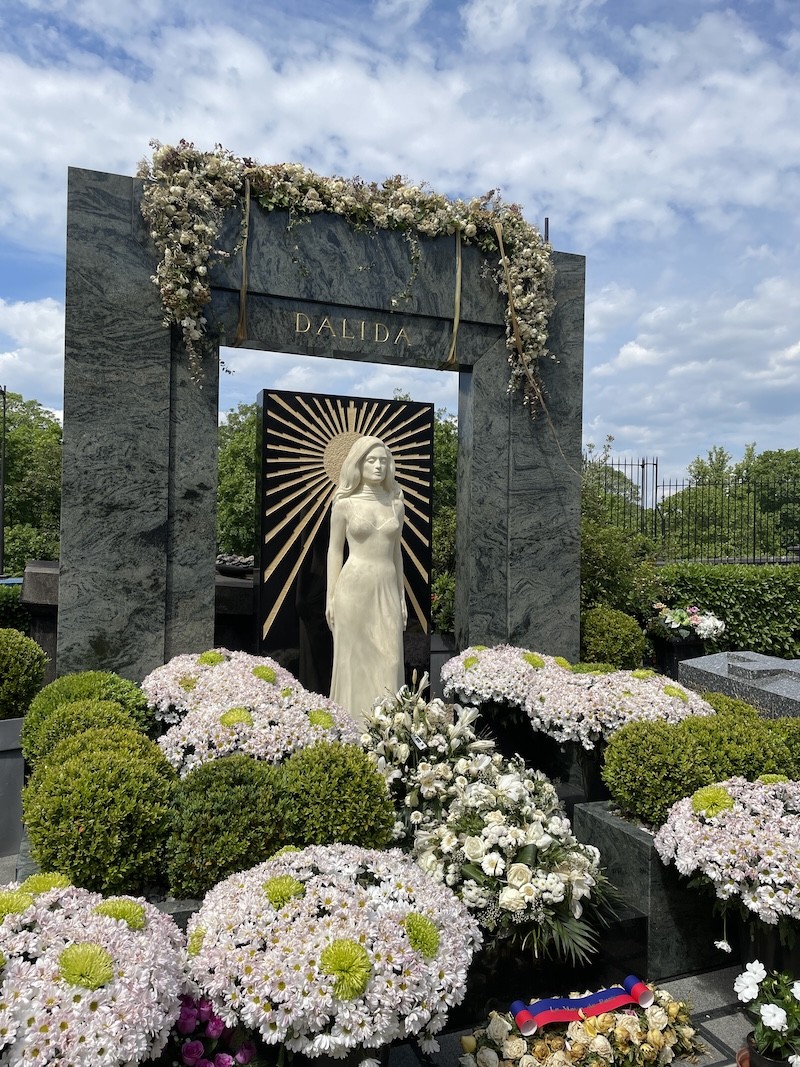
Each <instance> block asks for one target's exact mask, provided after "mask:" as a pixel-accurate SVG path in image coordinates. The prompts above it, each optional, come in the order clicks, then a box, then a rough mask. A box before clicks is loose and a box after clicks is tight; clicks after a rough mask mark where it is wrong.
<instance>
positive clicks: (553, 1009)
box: [511, 974, 653, 1037]
mask: <svg viewBox="0 0 800 1067" xmlns="http://www.w3.org/2000/svg"><path fill="white" fill-rule="evenodd" d="M652 1003H653V991H652V989H650V988H649V986H646V985H645V984H644V982H642V981H640V980H639V979H638V978H637V977H636V975H634V974H629V975H628V977H627V978H626V979H625V981H624V982H623V983H622V985H621V986H618V985H615V986H609V988H608V989H601V990H600V991H599V992H597V993H590V994H589V995H588V996H585V997H554V998H552V999H550V1000H536V1001H534V1002H533V1003H532V1004H526V1003H525V1002H524V1001H523V1000H515V1001H514V1003H513V1004H512V1005H511V1014H512V1015H513V1016H514V1021H515V1022H516V1024H517V1027H518V1028H519V1031H520V1033H521V1034H522V1035H523V1036H524V1037H530V1036H531V1034H535V1033H536V1031H537V1030H538V1029H539V1027H541V1026H547V1024H548V1023H571V1022H575V1021H576V1020H579V1019H588V1018H590V1017H591V1016H593V1015H602V1014H603V1013H604V1012H607V1011H616V1010H617V1008H623V1007H625V1005H626V1004H638V1005H639V1006H640V1007H642V1008H649V1007H650V1005H651V1004H652Z"/></svg>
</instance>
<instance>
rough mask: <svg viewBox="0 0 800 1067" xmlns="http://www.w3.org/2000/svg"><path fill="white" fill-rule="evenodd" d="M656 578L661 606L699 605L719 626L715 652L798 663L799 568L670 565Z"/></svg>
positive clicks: (799, 648)
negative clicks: (743, 653) (760, 655)
mask: <svg viewBox="0 0 800 1067" xmlns="http://www.w3.org/2000/svg"><path fill="white" fill-rule="evenodd" d="M662 574H663V578H664V581H665V583H666V586H667V591H666V595H665V596H664V597H662V598H661V599H662V600H665V599H668V600H669V603H671V604H702V606H703V607H704V608H705V609H706V610H707V611H711V612H713V613H714V614H715V615H716V616H718V618H720V619H722V621H723V622H724V623H725V632H724V633H723V634H722V635H721V636H720V637H718V638H717V639H716V641H715V647H717V648H719V649H720V650H722V651H726V650H729V649H732V650H733V649H747V650H748V651H749V652H761V653H763V654H764V655H767V656H780V657H782V658H784V659H800V567H785V566H781V565H780V564H765V565H764V566H760V567H750V566H747V565H745V564H741V565H739V564H727V565H726V566H724V567H720V566H714V565H713V564H703V563H670V564H667V565H666V566H665V567H663V568H662Z"/></svg>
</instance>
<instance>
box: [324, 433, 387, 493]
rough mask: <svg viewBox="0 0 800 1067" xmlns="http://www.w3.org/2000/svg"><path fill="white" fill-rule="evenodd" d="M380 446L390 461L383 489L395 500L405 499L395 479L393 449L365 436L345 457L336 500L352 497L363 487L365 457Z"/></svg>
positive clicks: (360, 438)
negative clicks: (362, 468)
mask: <svg viewBox="0 0 800 1067" xmlns="http://www.w3.org/2000/svg"><path fill="white" fill-rule="evenodd" d="M378 445H380V446H381V447H382V448H385V449H386V455H387V457H388V459H389V462H388V464H387V467H386V477H385V478H384V479H383V488H384V489H385V490H386V491H387V492H388V493H389V494H390V495H391V497H392V499H393V500H402V499H403V490H402V489H401V488H400V486H399V485H398V484H397V480H396V478H395V470H396V468H395V462H394V456H393V455H392V452H391V449H389V448H387V446H386V445H385V444H384V442H383V441H381V439H380V437H366V436H365V437H359V439H358V440H357V441H356V442H355V443H354V444H353V445H352V446H351V448H350V451H349V452H348V453H347V455H346V457H345V460H344V463H343V464H342V472H341V474H340V475H339V488H338V489H337V490H336V494H335V496H334V500H339V499H340V498H342V497H347V496H352V495H353V493H355V492H356V491H357V490H358V489H359V487H360V486H361V464H362V463H363V462H364V457H365V456H366V455H367V453H368V452H371V451H372V449H373V448H376V447H377V446H378Z"/></svg>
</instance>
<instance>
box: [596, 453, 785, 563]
mask: <svg viewBox="0 0 800 1067" xmlns="http://www.w3.org/2000/svg"><path fill="white" fill-rule="evenodd" d="M584 485H585V487H587V488H588V490H589V492H590V493H592V494H593V495H594V498H595V500H596V502H597V503H596V506H598V507H599V508H600V512H601V514H602V515H603V517H604V518H605V520H606V521H608V522H610V523H611V524H613V525H615V526H620V527H621V528H623V529H626V530H629V531H631V533H638V534H642V535H643V536H645V537H647V538H649V539H650V540H651V541H653V542H654V544H655V547H656V552H657V554H658V557H659V558H660V559H662V560H665V561H667V560H669V561H679V560H680V561H685V560H692V561H696V562H702V563H707V562H719V563H798V562H800V478H775V479H770V478H758V479H749V478H741V477H727V478H719V479H713V480H710V479H709V480H703V479H695V478H685V479H682V480H674V481H659V478H658V460H657V459H640V460H631V459H611V458H608V457H606V458H604V459H601V460H597V459H596V458H594V457H591V456H588V457H585V461H584Z"/></svg>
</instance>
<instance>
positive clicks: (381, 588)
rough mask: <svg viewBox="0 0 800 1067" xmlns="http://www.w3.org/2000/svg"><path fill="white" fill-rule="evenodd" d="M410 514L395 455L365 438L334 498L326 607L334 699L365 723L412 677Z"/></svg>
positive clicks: (349, 460) (345, 467) (345, 469)
mask: <svg viewBox="0 0 800 1067" xmlns="http://www.w3.org/2000/svg"><path fill="white" fill-rule="evenodd" d="M404 514H405V509H404V505H403V492H402V490H401V488H400V486H399V485H398V484H397V482H396V481H395V465H394V457H393V456H392V453H391V452H390V451H389V449H388V448H387V447H386V445H385V444H384V443H383V441H381V440H380V438H378V437H361V438H359V440H358V441H356V442H355V444H354V445H353V446H352V448H351V449H350V451H349V452H348V454H347V457H346V459H345V461H344V463H343V464H342V472H341V477H340V479H339V488H338V490H337V492H336V495H335V496H334V498H333V506H332V508H331V533H330V541H329V543H328V560H327V582H328V587H327V594H326V606H325V618H326V619H327V620H328V626H330V628H331V631H332V632H333V676H332V679H331V699H332V700H334V701H335V702H336V703H337V704H339V705H340V707H343V708H344V709H345V710H346V711H348V712H349V713H350V714H351V715H352V716H353V718H354V719H355V720H356V721H357V722H359V723H363V722H364V713H365V712H367V711H369V709H370V708H371V707H372V705H373V703H374V702H375V700H376V699H377V698H378V697H385V696H386V695H387V693H388V694H391V695H392V696H393V695H394V694H395V693H396V692H397V691H398V689H400V688H401V687H402V685H403V682H404V673H403V630H404V629H405V627H406V622H407V609H406V598H405V593H404V591H403V559H402V555H401V550H400V536H401V533H402V529H403V520H404ZM345 540H346V541H347V547H348V556H347V560H346V561H345V562H344V564H343V563H342V560H343V557H344V545H345Z"/></svg>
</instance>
